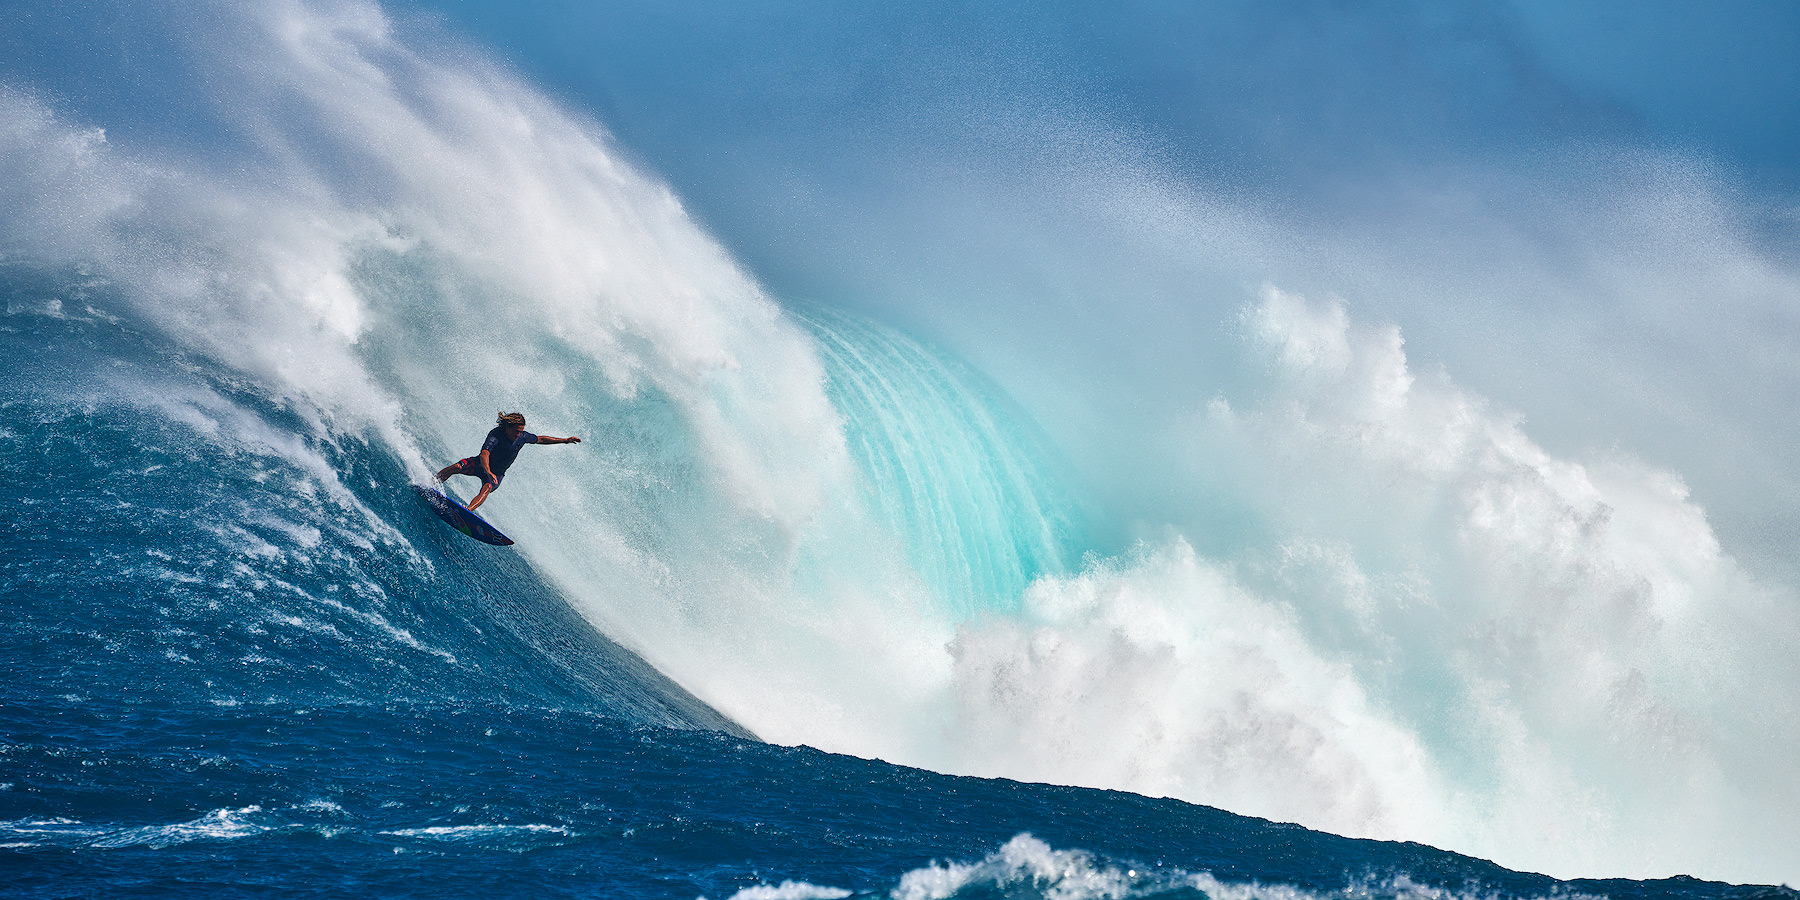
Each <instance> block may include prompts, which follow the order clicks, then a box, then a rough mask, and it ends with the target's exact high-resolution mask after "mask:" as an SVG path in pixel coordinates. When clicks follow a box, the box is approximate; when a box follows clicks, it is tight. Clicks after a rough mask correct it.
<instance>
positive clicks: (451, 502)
mask: <svg viewBox="0 0 1800 900" xmlns="http://www.w3.org/2000/svg"><path fill="white" fill-rule="evenodd" d="M413 490H414V491H415V492H417V493H418V495H419V497H420V498H421V499H423V500H424V501H425V502H426V503H428V504H430V505H431V511H432V512H435V513H437V515H438V518H440V519H443V520H444V521H445V522H446V523H448V524H449V525H450V527H451V528H454V529H456V530H457V531H460V532H462V533H463V534H466V535H468V536H469V537H472V538H474V539H476V540H478V541H480V542H482V543H484V544H494V545H495V546H500V547H504V546H506V545H508V544H511V543H512V542H513V541H512V538H509V537H507V536H506V535H504V534H501V533H500V529H498V528H495V527H494V526H492V525H489V524H488V523H487V520H486V519H483V518H482V517H480V516H478V515H476V514H475V513H474V512H473V511H471V510H470V509H469V508H468V507H466V506H464V505H462V504H461V503H458V502H457V500H456V498H455V497H452V496H450V495H449V494H446V493H444V492H443V491H440V490H437V489H436V488H428V487H426V486H424V485H422V484H415V485H413Z"/></svg>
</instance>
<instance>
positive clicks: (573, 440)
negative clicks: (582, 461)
mask: <svg viewBox="0 0 1800 900" xmlns="http://www.w3.org/2000/svg"><path fill="white" fill-rule="evenodd" d="M563 443H565V444H579V443H581V438H578V437H572V438H569V439H568V440H566V441H564V442H563Z"/></svg>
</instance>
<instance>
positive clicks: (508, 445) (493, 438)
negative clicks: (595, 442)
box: [437, 412, 581, 511]
mask: <svg viewBox="0 0 1800 900" xmlns="http://www.w3.org/2000/svg"><path fill="white" fill-rule="evenodd" d="M579 443H581V438H578V437H566V438H565V437H546V436H544V435H541V434H532V433H531V432H529V431H526V430H525V416H524V415H523V414H521V413H516V412H510V413H501V414H500V417H499V419H498V420H496V423H495V425H494V429H493V430H492V431H489V432H488V433H487V440H485V441H482V442H481V452H480V453H479V454H477V455H475V456H470V457H467V458H464V459H459V460H457V461H456V462H453V463H451V464H450V465H448V466H445V467H444V469H443V471H441V472H438V473H437V480H438V481H440V482H442V481H444V480H445V479H447V478H449V477H450V476H452V475H469V476H472V477H474V478H479V479H481V493H479V494H476V495H475V499H473V500H471V501H469V509H470V510H471V511H473V510H474V509H476V508H477V507H479V506H481V504H482V502H483V501H485V500H487V496H488V495H489V494H491V493H493V492H494V489H495V488H497V487H499V486H500V479H501V478H503V477H505V476H506V470H507V469H509V468H512V464H513V460H514V459H516V458H518V456H519V448H521V447H523V446H525V445H526V444H579Z"/></svg>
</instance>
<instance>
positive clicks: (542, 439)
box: [537, 434, 581, 444]
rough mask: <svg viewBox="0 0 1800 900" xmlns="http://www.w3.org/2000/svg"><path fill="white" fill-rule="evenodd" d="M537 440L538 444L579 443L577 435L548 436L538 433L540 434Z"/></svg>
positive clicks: (579, 439)
mask: <svg viewBox="0 0 1800 900" xmlns="http://www.w3.org/2000/svg"><path fill="white" fill-rule="evenodd" d="M537 442H538V443H540V444H579V443H581V438H578V437H566V438H559V437H549V436H547V435H542V434H540V435H538V440H537Z"/></svg>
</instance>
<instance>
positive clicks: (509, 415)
mask: <svg viewBox="0 0 1800 900" xmlns="http://www.w3.org/2000/svg"><path fill="white" fill-rule="evenodd" d="M494 422H495V424H497V425H517V426H519V427H520V428H524V427H525V414H524V413H516V412H503V413H500V414H499V416H498V418H496V419H495V420H494Z"/></svg>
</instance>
